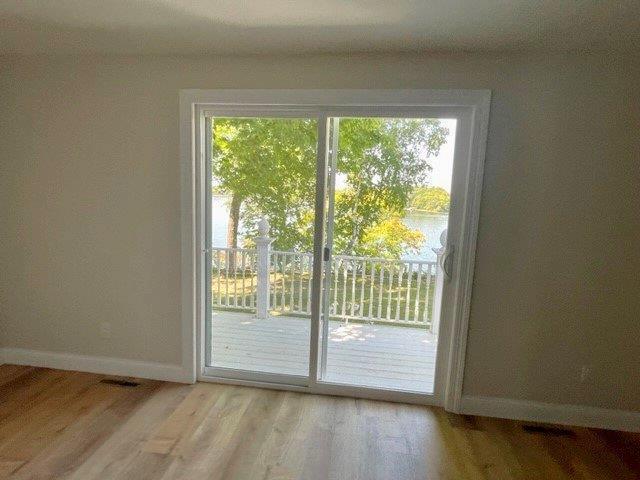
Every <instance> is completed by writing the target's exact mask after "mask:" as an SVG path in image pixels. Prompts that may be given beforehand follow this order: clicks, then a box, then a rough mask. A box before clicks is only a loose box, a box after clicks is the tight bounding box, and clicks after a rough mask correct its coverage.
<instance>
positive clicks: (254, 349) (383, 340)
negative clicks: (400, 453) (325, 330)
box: [211, 311, 437, 392]
mask: <svg viewBox="0 0 640 480" xmlns="http://www.w3.org/2000/svg"><path fill="white" fill-rule="evenodd" d="M309 335H310V320H309V319H308V318H299V317H292V316H283V315H280V316H272V317H270V318H269V319H266V320H257V319H256V318H254V315H253V314H251V313H244V312H228V311H214V312H213V316H212V342H211V346H212V352H211V358H212V359H213V365H214V366H215V367H223V368H233V369H241V370H255V371H259V372H267V373H280V374H286V375H307V373H308V368H309V367H308V358H309ZM436 343H437V342H436V337H435V336H434V335H432V334H430V333H429V332H428V331H427V330H426V329H425V327H419V328H413V327H400V326H393V325H375V324H361V323H346V324H345V323H344V322H337V321H332V322H330V324H329V344H328V355H327V374H326V376H325V378H324V380H325V381H327V382H332V383H344V384H354V385H360V386H366V387H379V388H387V389H398V390H406V391H418V392H432V391H433V382H434V373H435V358H436Z"/></svg>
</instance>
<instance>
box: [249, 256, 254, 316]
mask: <svg viewBox="0 0 640 480" xmlns="http://www.w3.org/2000/svg"><path fill="white" fill-rule="evenodd" d="M249 259H250V260H249V274H250V275H251V282H250V287H249V288H250V290H249V307H250V308H254V306H255V300H254V298H255V297H254V295H255V294H254V291H253V273H254V272H253V270H254V268H253V266H254V262H253V256H252V255H251V254H250V255H249Z"/></svg>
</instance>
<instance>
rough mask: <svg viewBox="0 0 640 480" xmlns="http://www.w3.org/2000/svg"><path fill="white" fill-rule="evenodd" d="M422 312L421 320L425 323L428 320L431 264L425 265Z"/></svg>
mask: <svg viewBox="0 0 640 480" xmlns="http://www.w3.org/2000/svg"><path fill="white" fill-rule="evenodd" d="M424 290H425V296H424V314H423V322H424V323H425V324H426V323H427V322H428V321H429V294H430V292H431V265H427V286H426V288H425V289H424Z"/></svg>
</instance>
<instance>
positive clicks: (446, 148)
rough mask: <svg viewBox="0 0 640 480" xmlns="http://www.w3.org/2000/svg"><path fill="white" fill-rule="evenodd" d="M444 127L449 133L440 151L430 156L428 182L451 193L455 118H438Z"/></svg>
mask: <svg viewBox="0 0 640 480" xmlns="http://www.w3.org/2000/svg"><path fill="white" fill-rule="evenodd" d="M440 122H442V125H443V126H444V127H447V128H448V129H449V135H447V141H446V143H445V144H444V145H443V146H442V147H440V153H439V154H438V155H437V156H435V157H432V159H433V160H432V162H431V166H432V167H433V170H432V171H431V181H430V182H429V183H430V184H431V185H432V186H434V187H442V188H444V189H445V190H446V191H447V192H449V193H451V176H452V174H453V148H454V144H455V138H456V120H455V119H448V118H447V119H442V120H440Z"/></svg>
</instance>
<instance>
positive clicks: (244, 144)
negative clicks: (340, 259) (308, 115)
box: [212, 118, 317, 250]
mask: <svg viewBox="0 0 640 480" xmlns="http://www.w3.org/2000/svg"><path fill="white" fill-rule="evenodd" d="M316 138H317V123H316V121H315V120H307V119H291V120H287V119H270V118H259V119H256V118H251V119H248V118H223V119H215V121H214V124H213V165H212V173H213V177H214V179H216V180H217V181H218V185H215V188H216V189H218V190H219V191H223V192H225V193H229V194H232V195H237V196H238V197H239V198H240V199H241V200H242V207H243V210H242V222H243V226H244V227H245V231H247V232H249V237H252V236H254V235H252V233H253V232H255V230H256V225H257V222H258V220H259V218H260V217H262V216H266V217H267V218H268V219H269V222H270V223H271V236H273V237H274V238H275V239H276V241H275V243H274V247H275V248H278V249H292V248H301V249H305V250H308V249H310V248H311V245H312V243H313V223H312V222H309V221H308V219H309V212H310V211H313V203H314V193H313V192H314V189H315V162H316Z"/></svg>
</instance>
